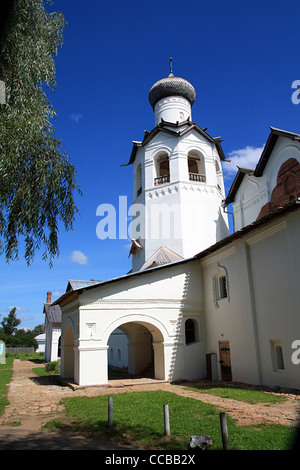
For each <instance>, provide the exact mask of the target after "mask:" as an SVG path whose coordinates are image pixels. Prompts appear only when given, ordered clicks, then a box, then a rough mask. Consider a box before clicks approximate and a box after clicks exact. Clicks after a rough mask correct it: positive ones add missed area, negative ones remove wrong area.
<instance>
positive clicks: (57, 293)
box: [52, 291, 62, 298]
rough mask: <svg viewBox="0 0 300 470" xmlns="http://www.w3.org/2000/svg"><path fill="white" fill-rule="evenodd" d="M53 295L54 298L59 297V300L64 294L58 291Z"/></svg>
mask: <svg viewBox="0 0 300 470" xmlns="http://www.w3.org/2000/svg"><path fill="white" fill-rule="evenodd" d="M52 295H53V297H57V298H58V297H60V296H61V295H62V293H61V292H58V291H55V292H52Z"/></svg>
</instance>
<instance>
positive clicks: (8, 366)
mask: <svg viewBox="0 0 300 470" xmlns="http://www.w3.org/2000/svg"><path fill="white" fill-rule="evenodd" d="M12 367H13V359H12V358H6V363H5V364H0V416H1V414H2V413H3V410H4V408H5V407H6V405H8V404H9V402H8V400H7V385H8V384H9V382H10V380H11V378H12V374H13V370H12Z"/></svg>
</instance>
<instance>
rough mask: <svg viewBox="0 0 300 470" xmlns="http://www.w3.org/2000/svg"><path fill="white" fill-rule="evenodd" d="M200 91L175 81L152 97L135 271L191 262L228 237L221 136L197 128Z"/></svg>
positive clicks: (139, 150) (160, 84)
mask: <svg viewBox="0 0 300 470" xmlns="http://www.w3.org/2000/svg"><path fill="white" fill-rule="evenodd" d="M195 98H196V92H195V89H194V87H193V86H192V85H191V84H190V83H189V82H188V81H187V80H185V79H183V78H181V77H176V76H174V75H173V73H172V68H171V70H170V75H169V76H168V77H166V78H163V79H161V80H159V81H157V82H156V83H155V84H154V85H153V86H152V88H151V89H150V92H149V101H150V104H151V106H152V108H153V110H154V115H155V124H156V125H155V128H154V129H152V131H145V135H144V139H143V141H141V142H137V141H134V142H133V149H132V153H131V157H130V160H129V163H128V164H132V165H133V214H132V216H133V220H132V229H133V230H132V247H131V250H130V254H131V255H132V271H133V272H134V271H139V270H141V269H142V270H143V269H147V268H149V267H153V266H156V265H159V264H165V263H169V262H174V261H176V260H180V259H183V258H189V257H192V256H194V255H195V254H197V253H199V252H201V251H202V250H204V249H206V248H208V247H209V246H211V245H213V244H214V243H216V242H217V241H219V240H221V239H222V238H224V237H226V236H227V235H228V234H229V229H228V220H227V215H226V214H225V213H224V211H223V209H222V205H221V204H222V201H223V199H225V191H224V183H223V173H222V166H221V160H225V157H224V154H223V150H222V147H221V143H220V139H219V138H212V137H210V136H209V135H208V134H207V133H206V132H205V130H203V129H201V128H200V127H199V126H198V125H197V124H196V123H195V122H192V106H193V104H194V101H195Z"/></svg>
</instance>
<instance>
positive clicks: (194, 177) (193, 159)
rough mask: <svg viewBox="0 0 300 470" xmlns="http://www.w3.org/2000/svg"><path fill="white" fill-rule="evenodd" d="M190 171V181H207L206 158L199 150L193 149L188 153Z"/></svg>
mask: <svg viewBox="0 0 300 470" xmlns="http://www.w3.org/2000/svg"><path fill="white" fill-rule="evenodd" d="M187 161H188V172H189V180H190V181H198V182H200V183H205V181H206V177H205V164H204V158H203V156H202V155H201V154H200V152H198V151H197V150H191V151H190V152H189V153H188V158H187Z"/></svg>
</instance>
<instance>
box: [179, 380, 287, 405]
mask: <svg viewBox="0 0 300 470" xmlns="http://www.w3.org/2000/svg"><path fill="white" fill-rule="evenodd" d="M187 388H188V389H189V390H193V391H197V392H199V393H207V394H209V395H215V396H218V397H221V398H230V399H232V400H238V401H243V402H246V403H264V404H270V405H271V404H273V403H282V402H284V401H286V398H285V397H283V396H280V395H274V394H272V393H266V392H263V391H260V390H248V389H243V388H238V387H230V386H226V387H224V386H222V385H214V386H211V385H207V386H204V385H201V386H200V387H187Z"/></svg>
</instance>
